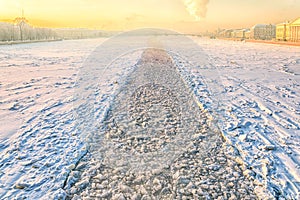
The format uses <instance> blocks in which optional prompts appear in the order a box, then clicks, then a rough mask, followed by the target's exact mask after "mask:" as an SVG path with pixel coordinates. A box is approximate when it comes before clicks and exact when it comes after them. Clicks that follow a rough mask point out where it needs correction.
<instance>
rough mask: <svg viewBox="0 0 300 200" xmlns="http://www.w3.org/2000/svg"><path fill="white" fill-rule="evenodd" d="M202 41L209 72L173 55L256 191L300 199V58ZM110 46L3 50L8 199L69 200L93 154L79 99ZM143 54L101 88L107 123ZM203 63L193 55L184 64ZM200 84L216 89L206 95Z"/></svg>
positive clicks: (124, 61) (1, 142) (120, 63)
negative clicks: (97, 55)
mask: <svg viewBox="0 0 300 200" xmlns="http://www.w3.org/2000/svg"><path fill="white" fill-rule="evenodd" d="M193 39H194V40H195V41H196V42H197V43H198V44H199V45H200V47H201V48H203V50H204V52H205V53H206V56H207V59H208V61H207V63H206V64H205V65H204V64H202V63H200V64H199V65H195V66H194V67H186V66H188V65H189V63H188V62H186V63H185V62H183V61H181V60H180V58H179V57H178V56H177V55H175V54H174V55H173V54H172V53H171V55H172V56H173V59H174V62H175V63H176V64H177V65H178V67H179V68H180V69H181V72H182V74H183V76H184V77H185V80H186V82H187V84H188V85H189V86H190V88H191V90H193V91H194V94H195V97H196V98H197V99H198V101H199V102H201V103H203V106H204V107H205V109H208V110H210V111H211V113H212V114H214V117H215V118H216V120H217V121H218V125H219V127H220V128H221V130H222V133H223V135H224V137H225V138H226V139H227V141H228V143H230V144H232V145H233V146H235V147H236V148H237V150H238V152H239V153H240V156H241V158H242V161H241V162H242V163H243V164H244V165H245V166H246V168H248V169H251V170H253V171H254V172H255V173H254V174H253V175H252V176H253V177H254V179H255V181H256V184H258V185H263V186H265V187H267V188H268V190H269V191H270V193H271V194H272V195H273V196H275V197H276V196H277V197H278V196H280V197H290V198H294V199H296V198H297V195H299V191H300V186H299V183H300V172H299V171H300V168H299V164H300V133H299V132H300V131H299V127H300V58H299V55H300V54H299V53H300V48H299V47H286V46H284V47H283V46H277V45H267V44H254V43H242V42H232V41H219V40H208V39H201V38H193ZM103 41H104V39H93V40H78V41H60V42H51V43H35V44H22V45H13V46H1V47H0V119H1V120H0V199H5V198H8V199H10V198H12V197H16V198H18V197H19V198H21V197H29V199H37V198H47V199H48V198H49V197H50V198H54V197H62V198H63V197H64V196H65V192H64V191H63V190H62V189H61V188H63V186H64V184H65V181H66V178H67V177H68V174H69V173H70V171H71V170H72V169H73V168H74V167H75V165H76V163H77V162H78V161H79V160H80V159H81V157H82V156H84V155H85V153H86V151H87V148H88V147H87V144H86V143H85V140H84V139H83V138H82V133H81V132H80V129H79V128H78V127H77V126H79V125H78V121H76V118H74V113H77V112H78V110H80V106H82V104H81V102H78V101H77V99H76V98H74V89H75V88H76V87H77V80H78V73H79V71H80V69H81V67H82V65H83V63H84V61H85V59H86V57H87V56H88V55H89V54H90V53H92V52H93V50H94V49H95V48H96V47H97V46H98V45H100V44H101V43H102V42H103ZM107 53H109V52H107ZM140 53H141V52H140V51H136V52H135V53H132V54H131V55H123V56H122V57H120V58H118V59H116V60H115V61H114V63H112V64H111V66H110V68H109V69H111V71H109V70H108V71H106V76H104V77H105V79H102V82H101V83H98V86H97V87H99V88H100V89H99V90H96V93H95V98H96V102H100V103H98V104H96V105H93V109H94V110H95V113H92V114H93V115H94V116H93V117H96V118H97V117H98V118H102V117H103V116H104V115H105V109H107V108H108V107H109V101H110V100H111V95H112V93H113V92H114V91H115V89H116V87H118V86H117V84H115V83H117V81H118V80H119V78H120V77H122V76H126V74H127V73H128V71H130V70H131V69H132V68H131V67H132V66H133V65H135V63H136V62H137V61H138V59H139V56H140ZM189 55H190V58H189V57H188V56H189ZM194 56H195V55H194V54H193V52H192V50H191V52H190V53H189V52H187V53H186V56H184V57H185V59H186V60H193V59H194V58H193V57H194ZM185 67H186V68H185ZM212 74H213V75H212ZM199 80H204V82H206V83H207V85H206V88H205V89H203V85H201V86H200V85H199V84H198V83H199V82H200V81H199ZM79 82H80V81H79ZM201 82H202V81H201ZM75 90H76V89H75ZM75 93H76V92H75ZM74 110H75V111H74Z"/></svg>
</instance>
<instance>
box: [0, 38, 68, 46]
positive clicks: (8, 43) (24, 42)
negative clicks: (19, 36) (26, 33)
mask: <svg viewBox="0 0 300 200" xmlns="http://www.w3.org/2000/svg"><path fill="white" fill-rule="evenodd" d="M56 41H62V39H52V40H24V41H6V42H0V45H13V44H28V43H38V42H56Z"/></svg>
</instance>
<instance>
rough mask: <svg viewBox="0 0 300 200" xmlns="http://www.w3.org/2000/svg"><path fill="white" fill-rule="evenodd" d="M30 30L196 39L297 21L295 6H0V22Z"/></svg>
mask: <svg viewBox="0 0 300 200" xmlns="http://www.w3.org/2000/svg"><path fill="white" fill-rule="evenodd" d="M23 9H24V10H25V17H26V18H27V19H28V20H29V21H30V23H31V24H32V25H34V26H40V27H50V28H60V27H70V28H91V29H102V30H121V31H126V30H131V29H137V28H145V27H156V28H165V29H172V30H175V31H179V32H183V33H184V32H185V33H186V32H188V33H196V32H200V31H206V30H209V31H212V30H215V29H217V28H245V27H251V26H253V25H254V24H256V23H273V24H276V23H280V22H284V21H293V20H295V19H296V18H298V17H299V14H298V13H299V12H297V11H299V10H300V0H273V1H272V0H246V1H238V0H228V1H226V2H224V1H223V0H161V1H159V0H152V1H150V0H146V1H138V0H131V1H127V2H124V1H121V0H111V1H107V0H73V1H70V0H60V1H58V0H52V1H38V0H27V1H22V0H0V20H1V21H8V20H12V19H14V18H16V17H17V16H21V15H22V10H23Z"/></svg>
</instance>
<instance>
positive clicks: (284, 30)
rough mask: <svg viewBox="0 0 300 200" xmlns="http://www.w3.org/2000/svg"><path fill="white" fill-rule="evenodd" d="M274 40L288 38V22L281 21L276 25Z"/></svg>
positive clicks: (286, 39)
mask: <svg viewBox="0 0 300 200" xmlns="http://www.w3.org/2000/svg"><path fill="white" fill-rule="evenodd" d="M276 40H279V41H288V40H290V24H289V23H281V24H277V25H276Z"/></svg>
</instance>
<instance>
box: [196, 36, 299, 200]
mask: <svg viewBox="0 0 300 200" xmlns="http://www.w3.org/2000/svg"><path fill="white" fill-rule="evenodd" d="M193 39H194V40H195V41H196V42H197V43H198V44H199V45H200V46H201V47H202V48H203V49H204V51H205V52H206V53H207V56H208V58H209V65H210V66H209V67H207V69H201V68H198V69H197V68H196V69H193V71H192V72H191V73H192V74H194V76H195V77H194V78H193V79H194V80H196V81H197V79H198V80H199V79H204V80H205V81H206V82H207V83H209V84H208V85H209V86H210V88H214V90H215V93H213V91H211V92H212V93H213V94H212V98H214V99H215V100H216V101H217V102H218V108H217V112H215V114H218V115H219V116H218V117H217V118H218V121H219V122H218V125H219V127H220V128H221V130H222V133H223V134H224V136H225V138H226V139H227V141H228V142H229V143H231V144H233V145H234V146H235V147H237V149H238V150H239V153H240V154H241V156H242V158H243V163H244V165H245V166H246V167H247V168H249V169H252V170H254V172H255V173H256V174H255V176H254V178H255V179H256V181H257V182H259V183H261V184H262V185H264V186H266V187H267V188H268V189H269V190H270V191H271V193H272V194H273V195H274V196H275V197H278V196H281V197H285V198H290V199H296V198H297V197H298V198H299V192H300V130H299V129H300V56H299V55H300V48H299V47H288V46H279V45H269V44H256V43H243V42H234V41H222V40H209V39H207V40H206V39H199V38H196V37H194V38H193ZM208 71H212V72H214V73H217V74H218V77H219V78H217V81H216V76H207V74H208V75H209V74H210V73H208ZM194 82H195V81H194ZM192 87H193V86H192ZM198 90H199V89H198V88H196V87H194V92H195V93H197V92H198V94H199V93H201V91H200V92H199V91H198ZM198 97H199V101H201V99H203V97H200V96H199V95H198Z"/></svg>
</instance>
